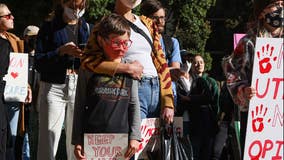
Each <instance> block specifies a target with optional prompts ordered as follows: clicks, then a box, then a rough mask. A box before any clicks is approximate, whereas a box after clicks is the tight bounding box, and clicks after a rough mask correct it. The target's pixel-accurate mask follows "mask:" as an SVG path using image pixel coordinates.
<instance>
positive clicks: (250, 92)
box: [243, 87, 256, 100]
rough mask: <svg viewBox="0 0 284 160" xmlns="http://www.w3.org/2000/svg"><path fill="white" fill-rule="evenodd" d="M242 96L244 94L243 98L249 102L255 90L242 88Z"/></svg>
mask: <svg viewBox="0 0 284 160" xmlns="http://www.w3.org/2000/svg"><path fill="white" fill-rule="evenodd" d="M243 94H244V96H245V98H247V99H249V100H250V99H251V98H252V97H254V96H255V94H256V90H255V88H253V87H244V88H243Z"/></svg>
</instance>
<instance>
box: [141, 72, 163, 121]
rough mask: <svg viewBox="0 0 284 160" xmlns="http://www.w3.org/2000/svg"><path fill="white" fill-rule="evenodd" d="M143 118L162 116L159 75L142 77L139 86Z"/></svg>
mask: <svg viewBox="0 0 284 160" xmlns="http://www.w3.org/2000/svg"><path fill="white" fill-rule="evenodd" d="M138 94H139V102H140V111H141V119H144V118H155V117H160V106H159V99H160V84H159V79H158V77H142V78H141V80H140V81H139V87H138Z"/></svg>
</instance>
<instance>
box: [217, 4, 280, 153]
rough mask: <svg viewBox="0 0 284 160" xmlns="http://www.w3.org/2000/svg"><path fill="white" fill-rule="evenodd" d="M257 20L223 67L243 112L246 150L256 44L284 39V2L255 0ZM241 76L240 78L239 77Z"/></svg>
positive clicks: (241, 123)
mask: <svg viewBox="0 0 284 160" xmlns="http://www.w3.org/2000/svg"><path fill="white" fill-rule="evenodd" d="M253 7H254V10H253V19H252V21H251V22H249V23H248V24H249V25H248V32H247V34H246V36H244V37H243V38H242V39H241V40H240V41H239V43H238V45H237V47H236V48H235V50H234V51H233V53H232V54H231V55H230V56H228V57H225V58H224V59H223V61H222V67H223V70H224V73H225V76H226V79H227V86H228V90H229V92H230V94H231V96H232V99H233V101H234V103H235V104H237V105H238V106H239V109H240V116H241V119H240V143H241V149H242V153H243V151H244V144H245V134H246V125H247V118H248V107H249V101H250V99H251V98H252V97H254V96H255V94H256V90H255V88H253V87H251V81H252V69H253V60H254V51H255V43H256V38H257V37H267V38H283V25H284V24H283V23H284V17H283V0H254V4H253ZM236 77H238V78H236Z"/></svg>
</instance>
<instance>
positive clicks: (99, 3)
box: [87, 0, 115, 22]
mask: <svg viewBox="0 0 284 160" xmlns="http://www.w3.org/2000/svg"><path fill="white" fill-rule="evenodd" d="M114 1H115V0H89V1H88V3H89V7H88V15H87V17H88V19H89V20H91V22H96V21H98V20H99V19H100V18H101V17H102V16H104V15H106V14H109V13H111V12H112V9H113V8H111V7H112V6H113V4H114Z"/></svg>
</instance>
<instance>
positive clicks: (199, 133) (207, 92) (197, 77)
mask: <svg viewBox="0 0 284 160" xmlns="http://www.w3.org/2000/svg"><path fill="white" fill-rule="evenodd" d="M204 67H205V63H204V60H203V57H202V56H201V55H199V54H196V55H194V56H193V59H192V67H191V76H192V82H191V87H190V90H189V91H188V89H186V90H185V88H186V87H183V88H182V89H181V92H180V91H179V97H180V100H178V102H180V106H181V108H182V106H183V107H185V109H184V110H188V112H189V126H185V127H189V137H190V140H191V142H192V148H193V157H194V159H197V160H209V159H210V158H211V155H212V149H213V140H214V137H215V135H216V133H217V129H218V127H217V114H218V110H219V88H218V85H217V82H216V81H215V80H214V79H213V78H211V77H208V76H207V75H206V73H205V72H204Z"/></svg>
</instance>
